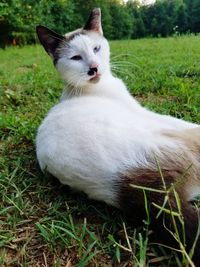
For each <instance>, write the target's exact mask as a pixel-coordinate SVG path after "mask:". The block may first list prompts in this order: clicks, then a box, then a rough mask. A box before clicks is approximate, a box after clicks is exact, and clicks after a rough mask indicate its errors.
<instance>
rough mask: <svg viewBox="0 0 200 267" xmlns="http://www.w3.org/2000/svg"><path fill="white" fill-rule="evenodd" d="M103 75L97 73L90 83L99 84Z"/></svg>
mask: <svg viewBox="0 0 200 267" xmlns="http://www.w3.org/2000/svg"><path fill="white" fill-rule="evenodd" d="M100 77H101V74H99V73H97V74H96V75H95V76H94V77H92V78H91V79H90V82H93V83H97V82H98V81H99V80H100Z"/></svg>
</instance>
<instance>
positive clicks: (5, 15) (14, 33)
mask: <svg viewBox="0 0 200 267" xmlns="http://www.w3.org/2000/svg"><path fill="white" fill-rule="evenodd" d="M93 7H100V8H101V10H102V22H103V30H104V34H105V36H106V37H107V38H108V39H128V38H141V37H147V36H152V37H157V36H162V37H166V36H170V35H172V34H186V33H195V34H196V33H199V32H200V0H156V1H155V3H154V4H151V5H144V4H141V3H140V2H139V1H137V0H136V1H134V0H129V1H127V2H126V3H125V2H124V1H123V0H87V1H86V0H76V1H74V0H56V1H55V0H0V46H5V45H7V44H11V43H13V44H27V43H34V42H35V41H36V36H35V26H36V25H37V24H43V25H46V26H48V27H49V28H51V29H53V30H54V31H57V32H59V33H62V34H64V33H66V32H69V31H71V30H74V29H76V28H79V27H80V26H81V25H83V24H84V22H85V20H86V19H87V17H88V14H89V13H90V11H91V10H92V8H93Z"/></svg>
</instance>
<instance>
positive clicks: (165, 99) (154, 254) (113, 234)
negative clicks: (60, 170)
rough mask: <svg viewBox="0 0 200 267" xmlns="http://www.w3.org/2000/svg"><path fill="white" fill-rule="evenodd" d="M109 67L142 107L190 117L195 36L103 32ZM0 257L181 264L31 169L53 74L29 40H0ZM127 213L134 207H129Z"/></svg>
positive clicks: (140, 231)
mask: <svg viewBox="0 0 200 267" xmlns="http://www.w3.org/2000/svg"><path fill="white" fill-rule="evenodd" d="M111 52H112V53H111V54H112V62H113V71H114V72H115V74H116V75H118V76H120V77H121V78H122V79H123V80H124V82H125V83H126V84H127V85H128V87H129V89H130V91H131V93H132V94H133V95H134V96H135V97H136V98H137V99H138V100H139V101H140V102H141V103H142V104H143V105H145V106H147V107H148V108H150V109H152V110H155V111H158V112H160V113H164V114H171V115H173V116H176V117H178V118H184V119H186V120H190V121H194V122H197V123H200V37H199V36H196V37H195V36H190V37H189V36H188V37H174V38H168V39H144V40H135V41H115V42H111ZM0 58H1V64H0V137H1V139H0V196H1V198H0V266H23V267H25V266H31V267H37V266H38V267H40V266H45V267H47V266H48V267H49V266H54V267H58V266H65V267H66V266H67V267H69V266H79V267H82V266H124V267H125V266H140V267H142V266H143V267H144V266H152V267H153V266H181V267H182V266H187V264H184V263H183V262H181V259H178V258H177V256H176V254H175V253H174V252H173V251H172V252H171V253H169V251H167V252H166V251H165V250H164V249H163V248H162V247H161V246H158V245H155V244H154V245H153V244H151V243H150V242H149V241H148V236H147V231H146V230H145V228H146V227H145V224H142V223H141V224H140V226H139V227H138V228H137V229H134V228H133V227H132V226H131V224H130V223H129V222H127V220H126V219H125V217H124V215H123V214H122V213H121V212H119V211H118V210H115V209H113V208H111V207H108V206H106V205H105V204H103V203H99V202H95V201H92V200H88V199H87V197H86V196H85V195H83V194H79V193H75V192H72V191H71V190H70V188H68V187H66V186H62V185H60V184H59V182H58V181H57V180H56V179H55V178H53V177H51V176H49V175H44V174H43V173H41V171H40V169H39V166H38V164H37V160H36V155H35V136H36V131H37V128H38V126H39V124H40V122H41V121H42V119H43V118H44V116H45V114H46V113H47V111H48V110H49V109H50V107H52V106H53V105H54V104H55V103H57V102H58V100H59V96H60V94H61V91H62V88H63V83H62V81H61V80H60V78H59V76H58V74H57V72H56V70H55V69H54V67H53V64H52V63H51V59H50V58H49V57H48V56H47V54H46V53H45V52H44V50H43V48H42V47H40V46H39V45H38V46H26V47H23V48H18V47H14V48H13V47H9V48H7V49H6V50H0ZM132 213H133V216H134V211H132Z"/></svg>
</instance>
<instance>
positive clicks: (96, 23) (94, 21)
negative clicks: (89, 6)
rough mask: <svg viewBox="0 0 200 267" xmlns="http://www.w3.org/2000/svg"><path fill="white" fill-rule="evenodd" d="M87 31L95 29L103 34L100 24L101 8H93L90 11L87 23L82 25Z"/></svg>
mask: <svg viewBox="0 0 200 267" xmlns="http://www.w3.org/2000/svg"><path fill="white" fill-rule="evenodd" d="M83 29H84V30H87V31H95V32H98V33H100V34H102V35H103V30H102V26H101V9H100V8H94V9H93V10H92V12H91V13H90V16H89V18H88V21H87V23H86V24H85V26H84V27H83Z"/></svg>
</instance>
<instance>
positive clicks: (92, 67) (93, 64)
mask: <svg viewBox="0 0 200 267" xmlns="http://www.w3.org/2000/svg"><path fill="white" fill-rule="evenodd" d="M89 68H90V69H94V68H96V69H98V64H97V63H96V62H92V63H91V64H90V65H89Z"/></svg>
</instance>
